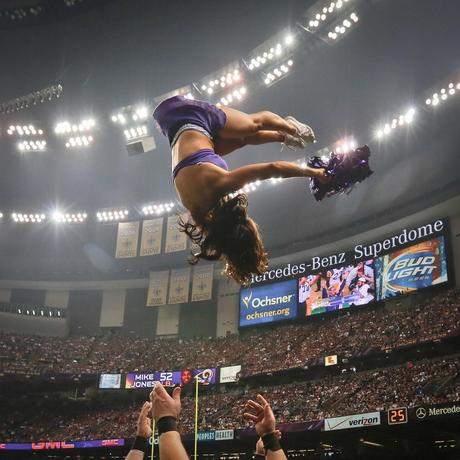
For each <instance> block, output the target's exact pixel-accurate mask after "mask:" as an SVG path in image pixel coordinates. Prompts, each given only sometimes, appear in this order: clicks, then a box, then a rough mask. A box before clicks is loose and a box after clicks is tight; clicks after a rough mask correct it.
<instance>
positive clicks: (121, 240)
mask: <svg viewBox="0 0 460 460" xmlns="http://www.w3.org/2000/svg"><path fill="white" fill-rule="evenodd" d="M138 240H139V222H120V223H119V224H118V234H117V248H116V252H115V257H116V258H117V259H125V258H128V257H136V256H137V242H138Z"/></svg>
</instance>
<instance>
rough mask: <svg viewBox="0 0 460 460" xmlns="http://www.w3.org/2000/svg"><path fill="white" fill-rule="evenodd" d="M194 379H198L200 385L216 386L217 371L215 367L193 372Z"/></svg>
mask: <svg viewBox="0 0 460 460" xmlns="http://www.w3.org/2000/svg"><path fill="white" fill-rule="evenodd" d="M193 378H194V379H195V378H197V379H198V383H200V384H201V385H215V384H216V383H217V369H216V368H215V367H208V368H206V369H195V370H194V371H193Z"/></svg>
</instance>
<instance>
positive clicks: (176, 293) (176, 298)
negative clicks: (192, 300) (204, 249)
mask: <svg viewBox="0 0 460 460" xmlns="http://www.w3.org/2000/svg"><path fill="white" fill-rule="evenodd" d="M169 279H170V281H169V297H168V303H170V304H176V303H187V302H188V296H189V293H190V267H187V268H179V269H177V270H171V276H170V278H169Z"/></svg>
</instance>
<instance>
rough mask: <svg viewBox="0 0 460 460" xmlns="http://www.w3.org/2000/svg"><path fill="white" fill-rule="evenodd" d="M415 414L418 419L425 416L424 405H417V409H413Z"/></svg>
mask: <svg viewBox="0 0 460 460" xmlns="http://www.w3.org/2000/svg"><path fill="white" fill-rule="evenodd" d="M415 415H416V416H417V418H419V419H423V418H425V417H426V409H425V408H424V407H417V410H416V411H415Z"/></svg>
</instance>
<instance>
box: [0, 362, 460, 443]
mask: <svg viewBox="0 0 460 460" xmlns="http://www.w3.org/2000/svg"><path fill="white" fill-rule="evenodd" d="M258 392H260V393H262V394H263V395H265V396H266V397H267V398H268V399H269V400H270V401H271V405H272V408H273V410H274V412H275V415H276V419H277V420H278V422H279V423H287V422H290V423H292V422H299V421H305V420H317V419H321V418H325V417H332V416H338V415H345V414H353V413H361V412H369V411H374V410H385V409H388V408H392V407H400V406H406V407H413V406H418V405H422V404H435V403H444V402H447V401H459V400H460V358H459V357H458V356H457V357H450V358H444V359H437V360H432V361H428V360H426V361H420V362H417V363H407V364H406V365H404V366H398V367H389V368H384V369H379V370H372V371H366V372H359V373H348V374H344V375H340V376H334V377H332V376H331V377H327V378H324V379H321V380H317V381H306V382H295V383H290V384H285V385H278V386H265V387H258V388H250V387H247V386H244V387H243V386H236V387H235V388H234V389H232V390H228V388H223V387H218V388H216V390H215V392H214V393H208V394H203V395H202V396H200V403H199V429H200V430H211V429H232V428H243V427H245V426H246V425H247V424H246V422H244V421H243V419H242V417H241V416H239V415H238V414H241V413H242V412H243V406H244V403H245V402H246V400H247V399H248V397H254V395H255V393H258ZM48 397H49V398H50V399H52V398H53V397H52V396H48ZM4 403H6V402H5V401H4ZM9 405H10V406H11V407H10V408H9V410H7V411H6V414H7V415H6V416H4V417H2V419H1V420H0V440H2V441H11V442H14V441H16V442H18V441H24V442H26V441H38V440H57V439H59V440H82V439H100V438H104V439H107V438H120V437H121V438H122V437H132V436H133V434H134V433H133V429H134V426H135V420H136V417H137V413H138V408H139V403H138V402H136V403H128V404H126V403H125V404H122V405H120V404H119V405H118V406H116V407H114V405H111V406H107V404H106V405H105V406H103V407H102V408H101V407H99V408H96V407H95V406H94V405H85V404H82V403H80V404H73V405H72V406H69V407H66V406H65V404H64V405H63V404H58V405H56V404H55V405H54V406H53V404H52V403H51V406H52V407H54V409H50V408H49V406H47V409H46V414H45V413H41V411H39V410H37V411H36V410H34V409H33V405H31V406H28V407H27V410H24V407H21V404H20V403H18V402H17V401H10V403H9ZM194 408H195V400H194V398H193V396H192V395H190V396H187V395H184V396H183V398H182V416H181V431H182V432H192V431H193V428H194V425H193V423H194Z"/></svg>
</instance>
